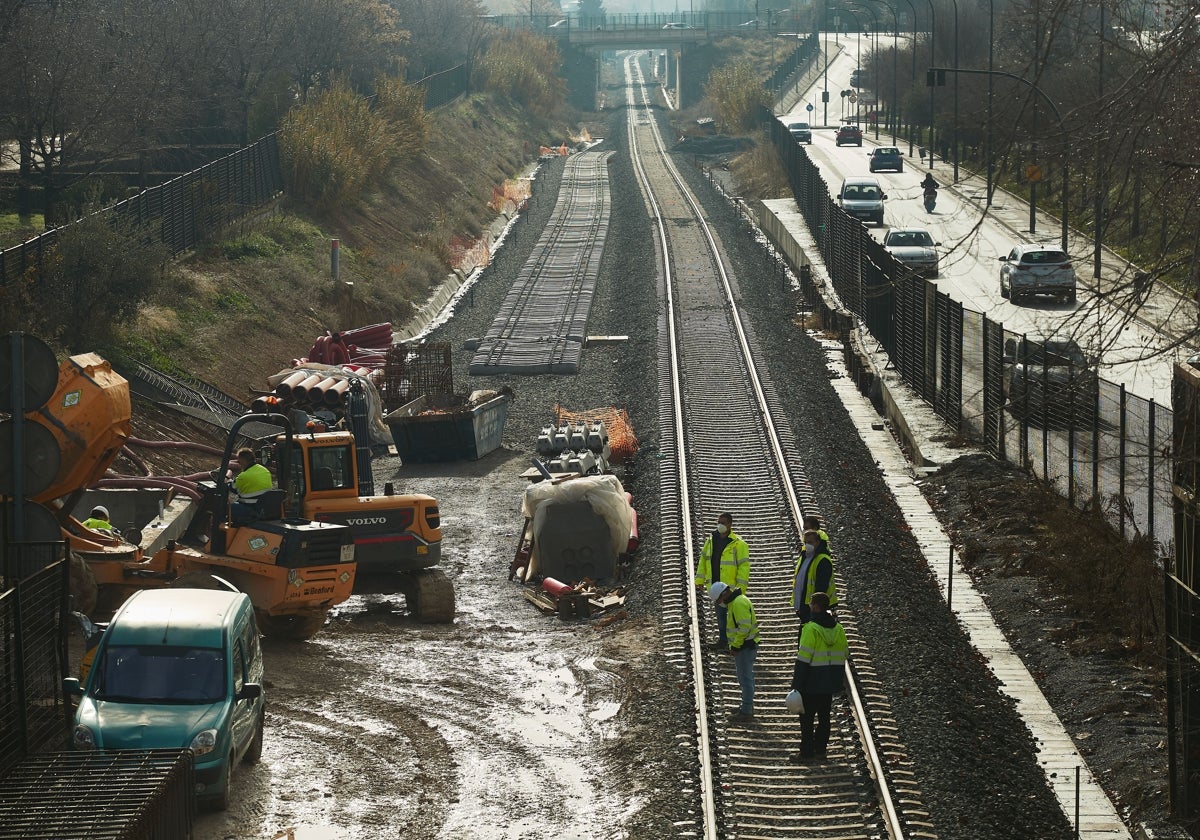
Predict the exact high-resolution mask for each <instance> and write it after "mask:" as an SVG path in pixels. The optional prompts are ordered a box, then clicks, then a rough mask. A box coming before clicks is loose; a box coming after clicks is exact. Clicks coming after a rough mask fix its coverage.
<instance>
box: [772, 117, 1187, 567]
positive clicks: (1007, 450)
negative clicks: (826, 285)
mask: <svg viewBox="0 0 1200 840" xmlns="http://www.w3.org/2000/svg"><path fill="white" fill-rule="evenodd" d="M764 122H765V123H766V125H767V126H768V130H769V132H770V135H771V140H772V142H773V143H774V145H775V147H776V149H777V150H778V152H779V155H780V158H781V159H782V160H783V162H784V165H785V166H786V168H787V172H788V180H789V183H790V184H791V187H792V191H793V194H794V196H795V199H796V204H797V206H798V208H799V210H800V213H801V214H802V215H803V217H804V219H805V222H806V223H807V225H808V227H809V230H810V231H811V233H812V236H813V238H814V240H815V242H816V244H817V249H818V250H819V252H820V254H821V257H822V260H823V261H824V263H825V265H826V267H827V269H828V271H829V275H830V279H831V283H832V286H833V290H834V292H835V293H836V295H837V298H838V299H839V300H840V301H841V304H842V306H843V307H844V308H845V309H846V310H847V311H849V312H850V313H853V314H854V315H856V316H858V317H859V318H860V319H861V320H862V322H863V324H864V325H865V326H866V327H867V329H868V330H869V331H870V332H871V334H872V335H873V336H874V337H875V338H876V339H877V340H878V341H879V343H880V345H881V346H882V348H883V349H884V351H885V352H886V353H887V354H888V357H889V359H890V361H891V363H892V364H893V365H894V366H895V368H896V370H897V371H898V372H899V374H900V376H901V377H902V378H903V379H904V381H905V382H906V383H907V384H908V385H909V386H910V387H911V388H912V389H913V390H914V391H915V392H916V393H917V394H919V395H920V396H921V398H922V399H924V400H925V401H926V402H928V403H929V404H930V405H931V406H932V407H933V408H934V410H935V411H936V412H937V413H938V415H939V416H940V417H942V418H943V419H944V420H945V421H946V423H947V424H949V426H950V427H951V428H952V429H954V430H955V431H957V432H959V433H961V434H964V435H969V436H970V437H972V438H974V439H975V440H978V441H980V442H981V443H982V444H983V445H984V446H985V447H986V448H987V449H988V450H989V451H991V452H993V453H994V454H996V455H997V456H999V457H1002V458H1006V459H1007V460H1009V461H1012V462H1013V463H1016V464H1018V465H1020V466H1022V467H1025V468H1027V469H1028V470H1029V471H1031V472H1032V473H1033V474H1034V475H1035V476H1037V477H1038V478H1039V479H1041V480H1043V481H1045V482H1047V483H1049V484H1051V485H1053V486H1054V487H1055V488H1056V489H1057V490H1058V491H1059V492H1060V493H1062V495H1063V496H1065V497H1066V498H1067V499H1069V500H1070V501H1071V503H1072V504H1075V505H1077V506H1080V507H1087V506H1096V507H1098V508H1099V509H1101V510H1103V512H1104V513H1105V514H1106V515H1107V516H1108V517H1109V520H1110V521H1111V522H1112V523H1113V525H1114V527H1116V528H1118V529H1119V530H1120V531H1121V533H1122V534H1125V535H1126V536H1129V537H1132V536H1134V535H1136V534H1143V535H1149V536H1151V537H1153V538H1154V539H1155V540H1156V541H1157V542H1158V544H1159V546H1160V548H1161V549H1162V550H1163V551H1165V550H1167V547H1168V546H1169V545H1170V544H1171V543H1172V540H1173V533H1172V520H1171V513H1170V500H1171V452H1172V449H1171V440H1170V431H1171V427H1172V412H1171V410H1170V409H1169V408H1166V407H1163V406H1161V405H1157V404H1156V403H1154V402H1152V401H1150V400H1146V399H1143V398H1141V397H1137V396H1134V395H1132V394H1129V393H1128V392H1127V391H1126V390H1125V388H1124V386H1122V385H1117V384H1115V383H1112V382H1109V381H1107V380H1105V379H1103V378H1101V377H1100V376H1099V375H1098V373H1097V368H1096V360H1094V359H1089V358H1088V357H1087V356H1086V355H1084V353H1083V351H1082V350H1081V349H1080V348H1079V347H1078V346H1077V345H1074V343H1073V342H1067V341H1063V342H1058V341H1049V340H1040V341H1039V340H1036V339H1033V338H1027V337H1026V336H1023V335H1018V334H1016V333H1012V332H1009V331H1007V330H1005V328H1004V325H1003V324H1000V323H998V322H995V321H992V320H991V319H989V318H987V317H985V316H984V315H983V313H981V312H976V311H974V310H970V309H967V308H965V307H963V306H962V304H960V303H958V302H957V301H954V300H953V299H951V298H950V297H949V296H948V295H946V294H944V293H942V292H939V291H938V289H937V285H936V284H935V283H933V282H931V281H929V280H926V279H923V278H921V277H917V276H914V274H913V272H912V270H911V269H909V268H906V267H905V266H904V265H903V264H902V263H900V262H898V261H897V260H895V259H894V258H893V257H892V256H891V254H889V253H888V252H887V250H886V249H885V248H884V247H883V245H882V244H881V243H880V242H878V241H877V240H876V239H875V238H874V237H872V236H871V235H870V233H869V232H868V231H867V229H866V227H864V226H863V224H862V223H861V222H859V221H858V220H856V219H854V218H851V217H850V216H849V215H847V214H846V213H845V212H843V211H842V209H841V208H840V207H839V206H838V205H837V203H836V202H835V200H834V198H833V196H832V194H831V192H832V191H831V190H830V189H829V187H828V185H827V184H826V183H825V181H824V179H823V178H822V177H821V173H820V170H819V169H818V168H817V166H816V165H815V164H813V163H812V161H810V160H809V158H808V155H807V153H806V152H805V149H804V147H803V146H801V145H800V144H798V143H796V142H795V141H794V140H793V139H792V137H791V135H790V134H789V133H788V131H787V129H786V127H785V126H784V125H783V124H782V123H781V122H779V121H778V120H776V119H774V118H773V117H771V116H769V115H766V114H764ZM809 283H810V284H811V280H810V281H809ZM806 293H807V290H806Z"/></svg>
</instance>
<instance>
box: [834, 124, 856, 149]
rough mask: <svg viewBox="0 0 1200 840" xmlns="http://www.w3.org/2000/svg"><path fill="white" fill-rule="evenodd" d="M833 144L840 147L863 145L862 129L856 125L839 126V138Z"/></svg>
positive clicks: (835, 138)
mask: <svg viewBox="0 0 1200 840" xmlns="http://www.w3.org/2000/svg"><path fill="white" fill-rule="evenodd" d="M833 142H834V143H835V144H837V145H838V146H841V145H843V144H844V145H847V146H849V145H854V146H861V145H862V129H861V128H859V127H858V126H856V125H849V124H846V125H842V126H838V130H837V136H836V137H834V138H833Z"/></svg>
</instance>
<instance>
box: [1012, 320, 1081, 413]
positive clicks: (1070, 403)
mask: <svg viewBox="0 0 1200 840" xmlns="http://www.w3.org/2000/svg"><path fill="white" fill-rule="evenodd" d="M1099 394H1100V379H1099V376H1098V375H1097V373H1096V363H1095V361H1094V360H1092V359H1090V358H1088V356H1087V354H1086V353H1084V352H1083V348H1081V347H1080V346H1079V344H1078V343H1076V342H1075V340H1074V339H1071V338H1047V339H1031V338H1024V337H1022V338H1009V339H1006V340H1005V342H1004V397H1005V400H1006V401H1007V402H1008V407H1009V410H1010V411H1011V412H1012V413H1013V415H1014V416H1015V417H1018V418H1028V419H1029V420H1032V421H1035V422H1041V421H1043V420H1045V421H1048V425H1068V424H1071V423H1074V424H1075V425H1077V426H1084V427H1090V426H1091V424H1092V422H1093V418H1094V417H1095V416H1096V411H1097V403H1098V400H1099Z"/></svg>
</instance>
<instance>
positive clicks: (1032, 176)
mask: <svg viewBox="0 0 1200 840" xmlns="http://www.w3.org/2000/svg"><path fill="white" fill-rule="evenodd" d="M1025 180H1026V181H1033V182H1035V183H1036V182H1037V181H1040V180H1042V167H1040V166H1038V165H1037V164H1036V163H1031V164H1029V165H1028V166H1026V167H1025Z"/></svg>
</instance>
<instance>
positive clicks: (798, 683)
mask: <svg viewBox="0 0 1200 840" xmlns="http://www.w3.org/2000/svg"><path fill="white" fill-rule="evenodd" d="M848 654H849V645H848V644H847V643H846V631H845V629H843V628H842V625H841V624H838V621H837V618H835V617H834V615H833V614H832V613H830V612H829V597H828V596H827V595H826V594H825V593H824V592H817V593H815V594H814V595H813V597H812V620H811V621H809V622H808V623H807V624H805V625H804V627H803V629H802V630H801V631H800V644H799V646H798V647H797V649H796V663H795V665H794V666H793V667H792V690H793V691H798V692H800V697H801V698H802V699H803V701H804V710H803V711H802V712H800V752H799V753H797V754H794V755H793V756H792V761H796V762H801V763H803V762H807V761H813V760H817V759H823V758H825V753H826V750H827V748H828V746H829V716H830V711H831V710H832V708H833V695H835V694H837V693H838V692H840V691H841V690H842V689H843V688H844V687H845V682H846V657H847V655H848ZM814 721H815V725H814Z"/></svg>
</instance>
